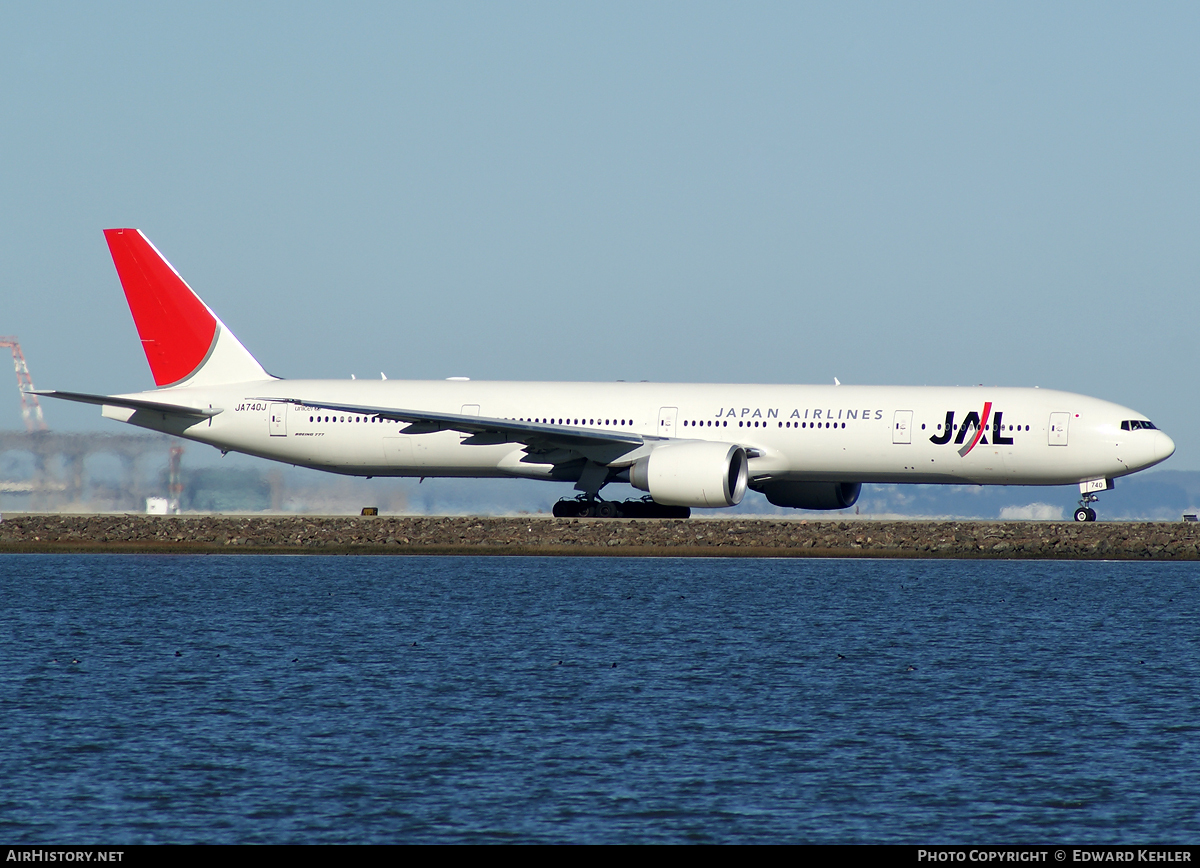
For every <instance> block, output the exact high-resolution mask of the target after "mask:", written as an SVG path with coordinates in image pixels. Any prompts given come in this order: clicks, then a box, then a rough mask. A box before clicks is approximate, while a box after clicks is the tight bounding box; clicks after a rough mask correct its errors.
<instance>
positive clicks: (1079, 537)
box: [0, 514, 1200, 560]
mask: <svg viewBox="0 0 1200 868" xmlns="http://www.w3.org/2000/svg"><path fill="white" fill-rule="evenodd" d="M3 552H8V553H12V552H124V553H128V552H175V553H189V552H192V553H215V552H221V553H229V552H246V553H257V554H282V553H313V554H351V553H355V554H521V555H532V554H544V555H626V556H638V555H642V556H708V557H712V556H770V557H949V558H1085V559H1135V560H1200V524H1195V523H1184V522H1139V523H1131V522H1097V523H1094V524H1076V523H1074V522H978V521H875V520H868V519H856V520H841V521H830V520H813V519H807V520H805V519H787V520H780V519H739V520H728V519H691V520H687V521H675V520H636V519H629V520H605V519H555V518H547V517H543V516H528V517H517V518H471V517H435V516H411V517H392V516H379V517H374V518H366V517H359V516H323V517H315V516H219V515H214V516H199V515H197V516H145V515H30V514H16V515H14V514H6V515H5V516H4V517H3V521H0V553H3Z"/></svg>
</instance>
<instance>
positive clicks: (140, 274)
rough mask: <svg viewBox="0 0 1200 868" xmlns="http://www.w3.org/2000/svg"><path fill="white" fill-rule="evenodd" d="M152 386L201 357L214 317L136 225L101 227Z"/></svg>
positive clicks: (178, 375) (185, 372)
mask: <svg viewBox="0 0 1200 868" xmlns="http://www.w3.org/2000/svg"><path fill="white" fill-rule="evenodd" d="M104 237H105V239H106V240H107V241H108V249H109V251H110V252H111V253H112V258H113V264H114V265H116V267H117V275H118V276H119V277H120V278H121V286H122V287H123V288H124V290H125V299H126V300H127V301H128V302H129V310H130V312H131V313H132V314H133V322H134V324H135V325H136V326H137V330H138V335H139V336H140V337H141V339H142V349H143V350H145V351H146V361H148V362H149V363H150V372H151V373H152V374H153V375H154V384H155V385H156V386H169V385H171V384H172V383H178V382H179V381H180V380H183V379H186V378H187V377H189V376H190V375H191V374H193V373H195V371H196V369H197V368H199V367H200V365H201V364H202V363H203V362H204V360H205V358H207V356H208V353H209V351H210V350H211V349H212V346H213V341H214V339H215V338H216V334H217V320H216V318H215V317H214V316H213V315H212V313H211V311H209V309H208V308H207V307H206V306H205V304H204V302H202V301H201V300H200V299H199V298H198V297H197V296H196V294H195V293H194V292H192V290H191V287H189V286H188V285H187V284H186V283H185V282H184V280H183V278H182V277H180V276H179V274H178V273H177V272H176V271H175V269H174V268H172V267H171V263H169V262H167V260H165V259H163V257H162V254H161V253H159V252H158V251H157V250H156V249H155V248H154V245H153V244H151V243H150V242H149V241H147V240H146V236H144V235H142V233H141V232H139V231H138V230H136V229H105V230H104Z"/></svg>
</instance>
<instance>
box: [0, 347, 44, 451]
mask: <svg viewBox="0 0 1200 868" xmlns="http://www.w3.org/2000/svg"><path fill="white" fill-rule="evenodd" d="M0 347H8V348H9V349H11V350H12V357H13V369H14V370H15V371H16V372H17V391H18V392H20V393H21V418H22V419H23V420H25V430H26V431H29V432H30V433H32V432H34V431H45V430H46V419H45V417H43V416H42V404H41V402H40V401H38V396H37V395H35V394H33V379H32V378H31V377H30V376H29V366H28V365H27V364H25V354H24V353H22V352H21V343H20V341H18V340H17V339H16V338H15V337H0Z"/></svg>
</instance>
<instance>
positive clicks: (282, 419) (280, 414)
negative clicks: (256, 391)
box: [271, 404, 288, 437]
mask: <svg viewBox="0 0 1200 868" xmlns="http://www.w3.org/2000/svg"><path fill="white" fill-rule="evenodd" d="M287 406H288V405H287V404H272V405H271V436H272V437H286V436H287Z"/></svg>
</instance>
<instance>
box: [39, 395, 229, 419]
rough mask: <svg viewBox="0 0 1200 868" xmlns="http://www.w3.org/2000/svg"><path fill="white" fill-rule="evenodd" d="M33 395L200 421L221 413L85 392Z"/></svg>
mask: <svg viewBox="0 0 1200 868" xmlns="http://www.w3.org/2000/svg"><path fill="white" fill-rule="evenodd" d="M31 394H34V395H39V396H41V397H43V398H61V399H62V400H64V401H77V402H78V403H80V404H97V405H99V406H101V407H103V406H109V407H128V408H129V409H130V410H148V411H150V412H152V413H168V414H171V415H173V416H192V417H195V418H198V419H209V418H211V417H213V416H216V415H217V414H218V413H220V412H221V410H220V409H219V408H216V407H185V406H183V405H181V404H168V403H166V402H165V401H146V400H143V399H141V398H123V397H120V396H118V395H88V394H85V393H83V392H54V391H43V390H40V389H39V390H36V391H34V392H32V393H31Z"/></svg>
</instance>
